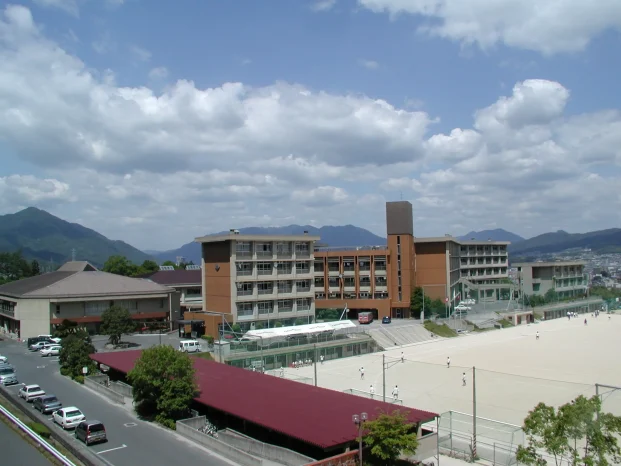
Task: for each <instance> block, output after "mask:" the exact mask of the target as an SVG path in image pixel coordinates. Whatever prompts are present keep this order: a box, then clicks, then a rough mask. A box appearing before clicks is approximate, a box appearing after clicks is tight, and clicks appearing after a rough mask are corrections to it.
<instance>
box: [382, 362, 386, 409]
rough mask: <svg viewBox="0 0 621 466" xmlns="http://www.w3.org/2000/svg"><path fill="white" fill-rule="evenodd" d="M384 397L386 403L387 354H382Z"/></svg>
mask: <svg viewBox="0 0 621 466" xmlns="http://www.w3.org/2000/svg"><path fill="white" fill-rule="evenodd" d="M382 399H383V401H384V403H386V355H385V354H382Z"/></svg>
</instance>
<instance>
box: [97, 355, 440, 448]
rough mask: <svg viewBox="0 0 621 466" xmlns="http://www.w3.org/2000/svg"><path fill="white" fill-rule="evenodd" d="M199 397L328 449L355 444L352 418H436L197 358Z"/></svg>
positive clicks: (113, 363) (129, 358) (125, 358)
mask: <svg viewBox="0 0 621 466" xmlns="http://www.w3.org/2000/svg"><path fill="white" fill-rule="evenodd" d="M140 353H141V351H140V350H137V351H136V350H135V351H121V352H113V353H97V354H92V355H91V358H93V359H94V360H95V361H97V362H100V363H102V364H105V365H106V366H109V367H111V368H113V369H116V370H118V371H121V372H124V373H127V372H128V371H130V370H131V369H132V368H133V367H134V363H135V361H136V359H138V357H139V356H140ZM194 368H195V369H196V376H197V379H198V386H199V389H202V388H203V387H204V389H202V390H201V393H200V395H199V396H198V397H197V398H195V400H196V401H197V402H199V403H202V404H204V405H206V406H209V407H211V408H215V409H218V410H220V411H224V412H226V413H230V414H232V415H234V416H237V417H239V418H241V419H245V420H247V421H249V422H253V423H255V424H258V425H260V426H262V427H264V428H266V429H271V430H274V431H276V432H280V433H282V434H284V435H287V436H289V437H293V438H296V439H298V440H301V441H303V442H306V443H310V444H313V445H316V446H319V447H321V448H324V449H328V448H331V447H335V446H337V445H342V444H344V443H349V442H352V441H354V440H355V439H356V437H357V430H356V427H355V425H354V424H353V422H352V415H354V414H360V413H362V412H366V413H368V415H369V419H374V418H375V417H376V416H377V415H378V414H380V413H381V412H394V411H395V410H405V411H407V412H408V419H409V421H410V422H419V421H423V422H424V421H430V420H432V419H434V418H435V417H437V414H434V413H431V412H427V411H421V410H418V409H412V408H407V407H401V406H396V405H394V404H390V403H384V402H382V401H377V400H371V399H368V398H363V397H360V396H356V395H349V394H347V393H342V392H338V391H335V390H329V389H326V388H321V387H315V386H312V385H307V384H304V383H300V382H294V381H292V380H287V379H282V378H279V377H274V376H270V375H264V374H261V373H259V372H251V371H248V370H244V369H239V368H237V367H233V366H229V365H226V364H221V363H217V362H213V361H206V360H204V359H201V358H195V359H194Z"/></svg>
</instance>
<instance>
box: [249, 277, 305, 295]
mask: <svg viewBox="0 0 621 466" xmlns="http://www.w3.org/2000/svg"><path fill="white" fill-rule="evenodd" d="M294 285H295V288H294ZM255 288H256V290H257V294H260V295H262V294H273V293H275V292H278V293H294V292H295V293H305V292H309V291H310V290H311V281H310V280H296V281H293V280H278V281H266V282H257V283H256V284H255V283H253V282H242V283H238V284H237V296H250V295H253V294H254V290H255Z"/></svg>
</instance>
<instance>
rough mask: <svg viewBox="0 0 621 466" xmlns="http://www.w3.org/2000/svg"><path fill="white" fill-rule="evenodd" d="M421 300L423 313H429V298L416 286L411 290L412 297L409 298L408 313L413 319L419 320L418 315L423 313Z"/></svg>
mask: <svg viewBox="0 0 621 466" xmlns="http://www.w3.org/2000/svg"><path fill="white" fill-rule="evenodd" d="M423 296H424V298H423ZM423 300H424V303H425V312H431V298H430V297H429V296H425V294H424V291H423V289H422V288H421V287H419V286H417V287H416V288H414V289H413V290H412V295H411V296H410V311H411V312H412V316H413V317H414V318H415V319H420V315H421V313H422V312H423Z"/></svg>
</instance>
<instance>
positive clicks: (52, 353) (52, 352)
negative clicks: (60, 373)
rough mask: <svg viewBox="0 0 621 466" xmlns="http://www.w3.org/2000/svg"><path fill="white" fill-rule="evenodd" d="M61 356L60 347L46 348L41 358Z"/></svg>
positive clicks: (42, 351)
mask: <svg viewBox="0 0 621 466" xmlns="http://www.w3.org/2000/svg"><path fill="white" fill-rule="evenodd" d="M59 354H60V345H51V346H46V347H45V348H43V349H42V350H41V356H43V357H46V356H58V355H59Z"/></svg>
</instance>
